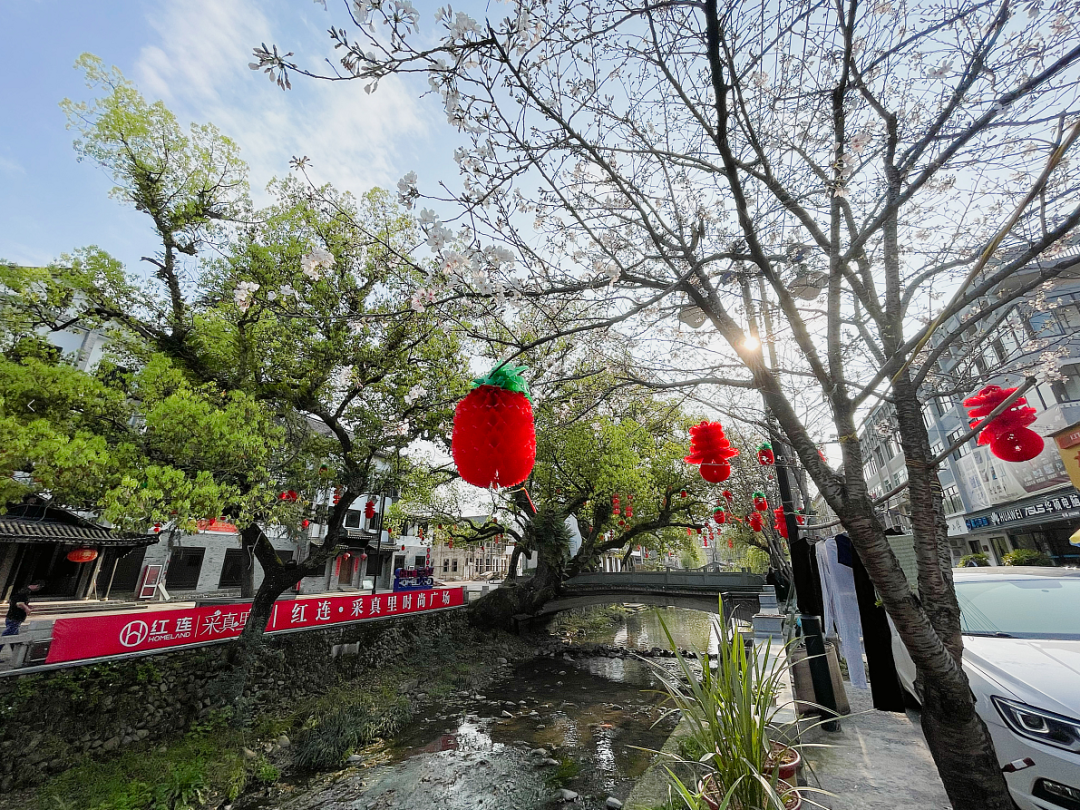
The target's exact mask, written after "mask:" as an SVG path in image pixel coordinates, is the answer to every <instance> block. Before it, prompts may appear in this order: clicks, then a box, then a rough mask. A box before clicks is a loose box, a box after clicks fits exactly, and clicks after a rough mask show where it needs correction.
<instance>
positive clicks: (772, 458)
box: [757, 442, 776, 465]
mask: <svg viewBox="0 0 1080 810" xmlns="http://www.w3.org/2000/svg"><path fill="white" fill-rule="evenodd" d="M757 460H758V464H763V465H768V464H775V463H776V454H775V453H774V452H773V449H772V445H771V444H769V443H768V442H762V443H761V444H759V445H758V449H757Z"/></svg>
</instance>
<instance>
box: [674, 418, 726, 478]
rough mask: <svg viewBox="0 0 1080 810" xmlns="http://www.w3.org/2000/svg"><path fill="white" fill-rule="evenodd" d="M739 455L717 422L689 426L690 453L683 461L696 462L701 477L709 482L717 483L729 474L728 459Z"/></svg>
mask: <svg viewBox="0 0 1080 810" xmlns="http://www.w3.org/2000/svg"><path fill="white" fill-rule="evenodd" d="M737 455H739V451H738V450H736V449H735V448H734V447H732V446H731V443H730V442H729V441H728V440H727V437H726V436H725V435H724V427H723V425H721V424H720V423H719V422H702V423H701V424H698V425H694V426H693V427H692V428H690V453H689V455H687V456H686V457H685V458H684V459H683V461H685V462H686V463H687V464H698V465H700V466H699V467H698V472H699V473H700V474H701V477H702V478H704V479H705V480H706V481H708V482H709V483H710V484H719V483H720V482H721V481H725V480H727V478H728V477H729V476H730V475H731V464H730V463H728V459H729V458H732V457H733V456H737Z"/></svg>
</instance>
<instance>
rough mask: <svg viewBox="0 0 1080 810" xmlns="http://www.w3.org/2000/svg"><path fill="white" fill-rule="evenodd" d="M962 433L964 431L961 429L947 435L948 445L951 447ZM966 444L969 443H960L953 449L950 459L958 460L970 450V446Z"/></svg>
mask: <svg viewBox="0 0 1080 810" xmlns="http://www.w3.org/2000/svg"><path fill="white" fill-rule="evenodd" d="M964 433H965V431H963V430H954V431H953V432H952V433H950V434H949V436H948V439H949V446H950V447H951V446H952V445H953V444H955V443H956V440H957V439H959V438H960V437H961V436H963V435H964ZM968 444H969V442H964V443H963V444H962V445H960V446H959V447H957V448H956V449H955V450H954V451H953V454H952V460H953V461H959V460H960V459H962V458H963V457H964V456H966V455H967V454H968V453H970V452H971V448H970V447H969V446H968Z"/></svg>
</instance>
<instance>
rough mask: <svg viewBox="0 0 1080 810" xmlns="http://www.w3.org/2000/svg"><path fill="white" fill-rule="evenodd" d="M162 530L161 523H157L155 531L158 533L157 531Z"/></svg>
mask: <svg viewBox="0 0 1080 810" xmlns="http://www.w3.org/2000/svg"><path fill="white" fill-rule="evenodd" d="M160 531H161V524H160V523H155V524H154V532H155V533H157V532H160Z"/></svg>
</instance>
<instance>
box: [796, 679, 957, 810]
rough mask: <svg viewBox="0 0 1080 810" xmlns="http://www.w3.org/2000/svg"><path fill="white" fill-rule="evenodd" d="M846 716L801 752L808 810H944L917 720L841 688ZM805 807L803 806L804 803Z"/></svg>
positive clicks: (864, 694)
mask: <svg viewBox="0 0 1080 810" xmlns="http://www.w3.org/2000/svg"><path fill="white" fill-rule="evenodd" d="M844 687H845V689H846V691H847V697H848V701H849V702H850V703H851V714H850V715H849V716H847V717H844V718H843V719H842V720H841V721H840V731H839V732H838V733H835V734H830V733H826V732H824V731H818V730H815V731H814V732H812V736H813V743H814V746H817V745H820V746H823V747H814V746H808V747H806V748H804V749H803V756H805V757H806V759H807V761H808V764H809V766H810V767H809V768H805V769H804V771H803V773H804V775H805V777H806V781H807V782H808V783H809V785H811V786H814V787H820V788H821V789H822V790H824V791H826V794H820V793H809V792H808V793H806V794H804V799H810V800H811V802H812V803H811V804H810V806H811V807H813V806H814V804H817V805H818V806H819V807H825V808H829V810H908V809H909V808H910V810H949V809H950V808H951V807H952V805H950V804H949V799H948V797H947V796H946V795H945V788H944V787H943V786H942V784H941V779H940V777H939V776H938V773H937V768H936V766H935V765H934V760H933V759H932V758H931V756H930V750H929V749H928V748H927V746H926V740H925V739H924V738H923V734H922V730H921V729H920V727H919V723H918V718H917V717H915V716H909V715H904V714H895V713H893V712H879V711H877V710H876V709H874V707H873V701H872V699H871V697H870V690H869V689H855V688H853V687H852V686H851V684H850V683H847V682H845V684H844ZM804 806H806V803H805V802H804Z"/></svg>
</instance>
